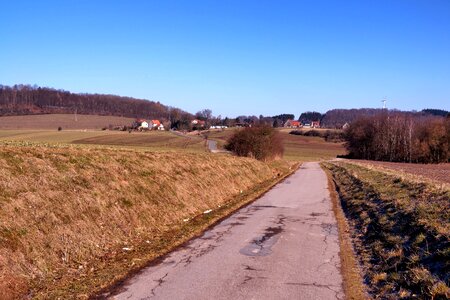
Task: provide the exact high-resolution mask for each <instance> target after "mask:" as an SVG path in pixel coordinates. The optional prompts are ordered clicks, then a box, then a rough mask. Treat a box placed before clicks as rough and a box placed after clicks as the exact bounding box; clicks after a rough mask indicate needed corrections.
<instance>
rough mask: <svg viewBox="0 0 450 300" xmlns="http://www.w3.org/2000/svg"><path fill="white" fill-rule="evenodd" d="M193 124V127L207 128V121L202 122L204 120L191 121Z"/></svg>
mask: <svg viewBox="0 0 450 300" xmlns="http://www.w3.org/2000/svg"><path fill="white" fill-rule="evenodd" d="M191 124H192V125H196V126H199V127H205V125H206V122H205V121H202V120H198V119H195V120H192V121H191Z"/></svg>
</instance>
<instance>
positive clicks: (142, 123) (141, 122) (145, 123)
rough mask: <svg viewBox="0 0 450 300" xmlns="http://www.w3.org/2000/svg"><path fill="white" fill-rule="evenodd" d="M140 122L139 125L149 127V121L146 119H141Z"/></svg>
mask: <svg viewBox="0 0 450 300" xmlns="http://www.w3.org/2000/svg"><path fill="white" fill-rule="evenodd" d="M138 124H139V127H140V128H145V129H147V128H148V122H147V121H145V120H139V121H138Z"/></svg>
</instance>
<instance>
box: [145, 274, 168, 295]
mask: <svg viewBox="0 0 450 300" xmlns="http://www.w3.org/2000/svg"><path fill="white" fill-rule="evenodd" d="M167 275H169V273H166V275H164V276H163V277H161V278H159V279H157V280H153V281H154V282H157V283H158V284H157V285H156V286H155V287H153V288H152V289H151V290H150V293H152V296H155V290H156V289H157V288H159V287H160V286H162V284H163V283H164V282H165V280H164V279H165V278H166V277H167Z"/></svg>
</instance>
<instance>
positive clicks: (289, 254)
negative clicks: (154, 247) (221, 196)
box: [110, 163, 344, 300]
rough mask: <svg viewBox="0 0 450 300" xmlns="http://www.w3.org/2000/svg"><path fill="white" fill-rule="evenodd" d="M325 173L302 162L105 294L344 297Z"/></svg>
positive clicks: (315, 165) (128, 296)
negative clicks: (264, 190) (261, 192)
mask: <svg viewBox="0 0 450 300" xmlns="http://www.w3.org/2000/svg"><path fill="white" fill-rule="evenodd" d="M343 298H344V294H343V290H342V277H341V274H340V260H339V242H338V234H337V225H336V220H335V217H334V214H333V212H332V210H331V201H330V197H329V192H328V189H327V178H326V175H325V173H324V172H323V170H322V169H321V168H320V166H319V164H318V163H305V164H303V165H302V167H301V168H300V169H299V170H298V171H297V172H296V173H295V174H293V175H292V176H290V177H288V178H287V179H285V180H284V181H283V182H281V183H280V184H278V185H276V186H275V187H274V188H273V189H272V190H270V191H269V192H268V193H266V194H265V195H264V196H263V197H261V198H260V199H258V200H257V201H255V202H254V203H253V204H251V205H249V206H246V207H244V208H242V209H240V210H238V211H237V212H236V213H234V214H233V215H231V216H230V217H229V218H227V219H225V220H224V221H222V222H220V223H219V224H217V225H216V226H214V227H213V228H212V229H210V230H208V231H206V232H205V233H204V234H203V235H202V236H201V237H199V238H196V239H193V240H192V241H190V242H189V243H187V244H186V245H185V246H184V247H182V248H180V249H178V250H176V251H174V252H172V253H170V254H169V255H167V256H166V257H165V258H164V259H163V260H162V261H161V262H160V263H159V264H156V265H153V266H150V267H148V268H146V269H144V270H142V272H140V273H139V274H138V275H136V276H135V277H132V278H130V279H129V280H127V281H126V282H125V284H124V285H123V286H122V287H121V288H120V289H119V291H118V292H117V293H116V295H113V296H110V299H214V300H217V299H322V300H323V299H343Z"/></svg>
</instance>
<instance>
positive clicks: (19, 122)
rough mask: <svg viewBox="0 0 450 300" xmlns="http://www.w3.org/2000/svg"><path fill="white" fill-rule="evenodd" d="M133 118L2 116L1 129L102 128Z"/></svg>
mask: <svg viewBox="0 0 450 300" xmlns="http://www.w3.org/2000/svg"><path fill="white" fill-rule="evenodd" d="M133 121H134V119H132V118H124V117H116V116H95V115H74V114H48V115H27V116H5V117H0V130H1V129H40V130H42V129H47V130H48V129H50V130H57V129H58V127H62V129H63V130H64V129H72V130H73V129H102V128H104V127H108V126H109V125H110V124H111V125H131V123H132V122H133Z"/></svg>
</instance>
